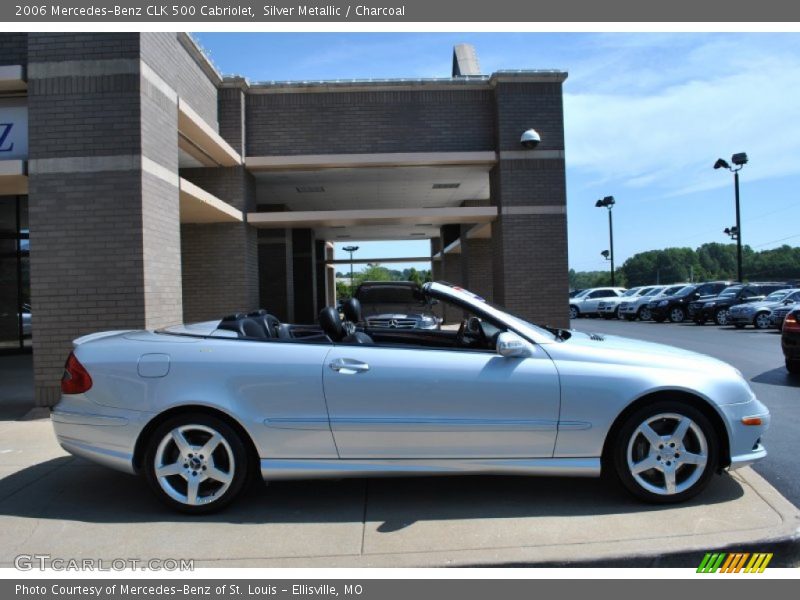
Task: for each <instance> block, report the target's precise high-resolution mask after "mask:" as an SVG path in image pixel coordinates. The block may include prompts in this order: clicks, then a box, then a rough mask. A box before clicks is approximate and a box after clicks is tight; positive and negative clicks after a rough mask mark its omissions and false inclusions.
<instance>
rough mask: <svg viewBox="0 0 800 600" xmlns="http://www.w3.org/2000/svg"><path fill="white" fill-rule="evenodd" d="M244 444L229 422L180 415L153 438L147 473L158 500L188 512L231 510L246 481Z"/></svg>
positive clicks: (149, 447) (156, 431) (200, 416)
mask: <svg viewBox="0 0 800 600" xmlns="http://www.w3.org/2000/svg"><path fill="white" fill-rule="evenodd" d="M247 473H248V456H247V450H246V448H245V446H244V443H243V441H242V440H241V438H240V437H239V435H238V434H237V433H236V431H234V429H233V428H232V427H231V426H230V425H228V424H227V423H226V422H225V421H223V420H221V419H219V418H217V417H214V416H212V415H207V414H203V413H189V414H185V415H177V416H175V417H172V418H170V419H168V420H167V421H165V422H164V423H162V424H161V425H160V426H159V427H158V428H157V429H156V430H155V431H154V432H153V434H152V435H151V436H150V438H149V440H148V445H147V449H146V452H145V460H144V474H145V478H146V479H147V481H148V483H149V484H150V487H151V488H152V489H153V491H154V492H155V493H156V495H157V496H158V498H159V499H160V500H161V501H162V502H164V503H166V504H167V505H168V506H170V507H171V508H174V509H177V510H179V511H182V512H186V513H190V514H201V513H210V512H214V511H217V510H220V509H221V508H224V507H225V506H227V505H228V504H229V503H230V502H231V501H233V499H234V498H235V497H236V496H237V495H238V494H239V492H241V491H242V488H243V487H244V484H245V482H246V480H247Z"/></svg>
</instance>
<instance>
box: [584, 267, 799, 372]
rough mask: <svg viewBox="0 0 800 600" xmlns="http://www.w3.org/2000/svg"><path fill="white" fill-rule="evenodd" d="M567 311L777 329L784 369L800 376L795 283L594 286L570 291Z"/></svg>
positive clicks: (586, 314)
mask: <svg viewBox="0 0 800 600" xmlns="http://www.w3.org/2000/svg"><path fill="white" fill-rule="evenodd" d="M569 312H570V318H571V319H577V318H580V317H603V318H606V319H613V318H618V319H625V320H628V321H635V320H637V319H638V320H641V321H650V320H653V321H656V322H659V323H662V322H664V321H670V322H672V323H682V322H684V321H686V320H689V319H691V320H692V321H694V322H695V323H696V324H698V325H705V324H706V323H708V322H712V321H713V322H714V323H716V324H717V325H733V326H734V327H736V328H737V329H743V328H745V327H747V326H753V327H755V328H756V329H768V328H775V329H780V330H782V331H783V335H782V338H781V344H782V347H783V352H784V356H785V357H786V368H787V369H788V370H789V371H790V372H791V373H799V372H800V324H798V321H799V320H800V289H799V288H798V286H797V285H796V284H792V283H787V282H774V281H768V282H753V283H747V284H743V283H736V282H732V281H706V282H703V283H677V284H671V285H651V286H640V287H635V288H631V289H625V288H618V287H603V288H592V289H588V290H580V291H575V292H572V293H570V300H569Z"/></svg>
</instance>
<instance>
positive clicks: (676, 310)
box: [669, 306, 686, 323]
mask: <svg viewBox="0 0 800 600" xmlns="http://www.w3.org/2000/svg"><path fill="white" fill-rule="evenodd" d="M685 319H686V311H685V310H683V307H681V306H675V307H673V308H672V309H671V310H670V311H669V320H670V321H671V322H672V323H683V321H684V320H685Z"/></svg>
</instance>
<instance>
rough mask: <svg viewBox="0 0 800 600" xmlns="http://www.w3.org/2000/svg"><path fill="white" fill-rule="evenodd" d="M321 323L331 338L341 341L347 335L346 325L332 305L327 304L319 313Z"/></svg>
mask: <svg viewBox="0 0 800 600" xmlns="http://www.w3.org/2000/svg"><path fill="white" fill-rule="evenodd" d="M319 325H320V327H322V331H324V332H325V333H326V334H327V336H328V337H329V338H331V340H333V341H334V342H340V341H341V340H342V338H343V337H344V336H345V331H344V325H342V319H341V317H339V312H338V311H337V310H336V309H335V308H332V307H330V306H326V307H325V308H323V309H322V310H321V311H320V313H319Z"/></svg>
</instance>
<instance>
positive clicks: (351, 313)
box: [342, 298, 361, 325]
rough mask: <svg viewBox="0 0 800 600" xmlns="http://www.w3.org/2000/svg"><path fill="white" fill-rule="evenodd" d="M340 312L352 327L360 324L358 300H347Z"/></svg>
mask: <svg viewBox="0 0 800 600" xmlns="http://www.w3.org/2000/svg"><path fill="white" fill-rule="evenodd" d="M342 312H343V313H344V318H345V319H347V320H348V321H350V322H351V323H352V324H353V325H358V324H359V323H361V302H359V301H358V298H348V299H347V300H345V301H344V303H343V304H342Z"/></svg>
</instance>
